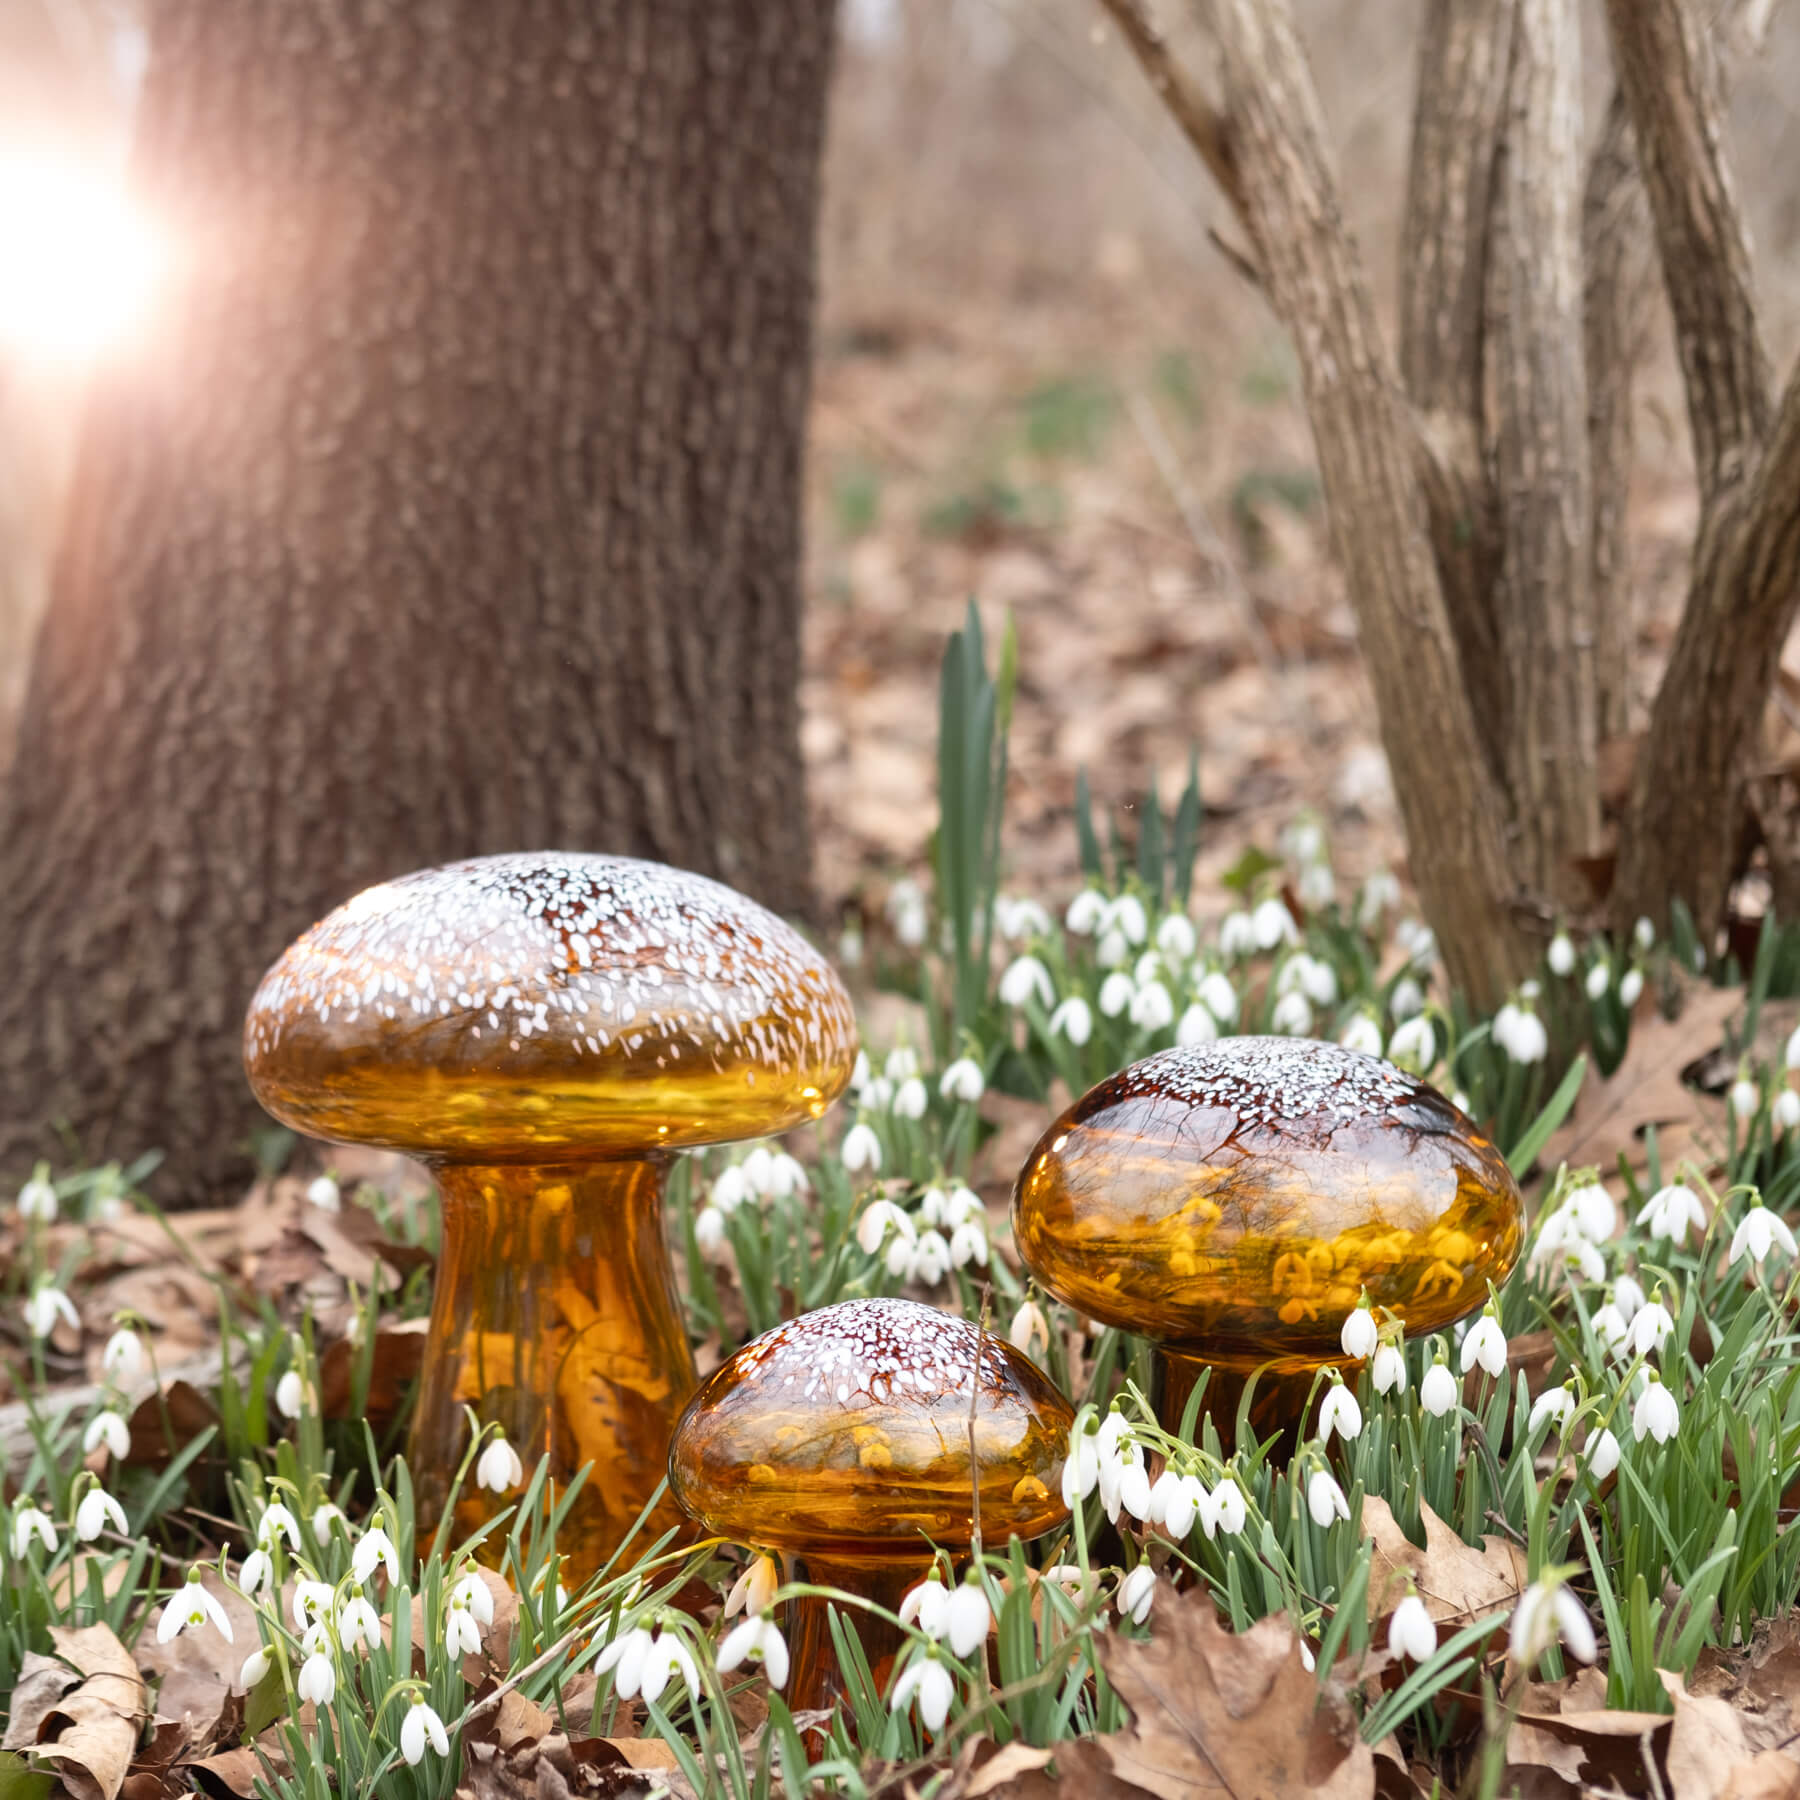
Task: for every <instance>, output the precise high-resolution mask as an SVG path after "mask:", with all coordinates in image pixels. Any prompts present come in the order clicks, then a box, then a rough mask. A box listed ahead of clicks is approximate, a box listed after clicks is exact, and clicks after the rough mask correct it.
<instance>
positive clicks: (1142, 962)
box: [1131, 950, 1169, 987]
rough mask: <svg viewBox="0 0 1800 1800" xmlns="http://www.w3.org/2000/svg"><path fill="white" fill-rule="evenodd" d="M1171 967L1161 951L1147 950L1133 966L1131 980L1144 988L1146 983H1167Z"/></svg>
mask: <svg viewBox="0 0 1800 1800" xmlns="http://www.w3.org/2000/svg"><path fill="white" fill-rule="evenodd" d="M1168 972H1169V965H1168V964H1167V963H1166V962H1165V961H1164V960H1163V955H1162V952H1161V951H1160V950H1146V951H1145V952H1144V954H1143V955H1142V956H1140V957H1139V958H1138V959H1137V961H1136V962H1134V963H1133V964H1132V965H1131V979H1132V980H1133V981H1135V982H1136V983H1137V985H1138V986H1139V987H1142V986H1143V985H1144V983H1145V982H1146V981H1166V979H1167V976H1168Z"/></svg>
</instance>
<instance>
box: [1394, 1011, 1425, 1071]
mask: <svg viewBox="0 0 1800 1800" xmlns="http://www.w3.org/2000/svg"><path fill="white" fill-rule="evenodd" d="M1388 1057H1389V1059H1390V1060H1391V1061H1393V1062H1397V1063H1399V1064H1401V1065H1402V1066H1403V1067H1405V1068H1408V1069H1417V1070H1421V1071H1422V1070H1425V1069H1429V1068H1430V1067H1431V1065H1432V1064H1433V1063H1434V1062H1436V1061H1437V1033H1436V1031H1434V1030H1433V1029H1432V1025H1431V1021H1430V1020H1429V1019H1428V1018H1426V1016H1425V1015H1424V1014H1423V1013H1414V1014H1413V1016H1412V1017H1411V1018H1410V1019H1405V1020H1403V1021H1402V1022H1401V1023H1400V1024H1398V1025H1396V1026H1395V1027H1394V1035H1393V1037H1392V1039H1390V1040H1389V1043H1388Z"/></svg>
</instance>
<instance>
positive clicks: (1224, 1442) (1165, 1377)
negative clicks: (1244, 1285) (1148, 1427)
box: [1150, 1344, 1350, 1456]
mask: <svg viewBox="0 0 1800 1800" xmlns="http://www.w3.org/2000/svg"><path fill="white" fill-rule="evenodd" d="M1154 1348H1155V1379H1154V1381H1153V1383H1152V1387H1151V1396H1150V1397H1151V1400H1152V1401H1153V1402H1154V1404H1155V1406H1156V1416H1157V1419H1158V1420H1159V1421H1160V1422H1161V1424H1162V1427H1163V1429H1164V1430H1165V1431H1179V1430H1180V1429H1181V1416H1182V1414H1183V1413H1184V1412H1185V1411H1186V1410H1187V1403H1188V1399H1189V1396H1190V1395H1191V1394H1192V1393H1193V1391H1194V1388H1195V1387H1196V1385H1197V1384H1198V1383H1199V1380H1200V1377H1201V1376H1202V1375H1204V1374H1205V1373H1206V1372H1207V1371H1208V1370H1209V1369H1210V1370H1211V1371H1212V1379H1211V1380H1210V1381H1209V1382H1208V1383H1207V1384H1206V1398H1205V1400H1204V1401H1203V1402H1202V1411H1203V1414H1204V1415H1205V1416H1206V1417H1209V1418H1211V1420H1212V1422H1213V1429H1214V1430H1215V1431H1216V1432H1217V1433H1218V1434H1219V1445H1220V1448H1221V1449H1222V1450H1223V1451H1224V1453H1225V1454H1226V1455H1227V1456H1229V1455H1230V1454H1231V1453H1232V1451H1233V1450H1234V1449H1235V1448H1236V1447H1237V1420H1238V1410H1239V1407H1240V1405H1241V1404H1242V1401H1243V1398H1244V1389H1245V1388H1246V1387H1247V1386H1248V1385H1249V1381H1250V1377H1251V1376H1252V1375H1253V1374H1254V1375H1255V1377H1256V1389H1255V1392H1254V1393H1253V1394H1252V1395H1251V1397H1250V1430H1251V1435H1252V1436H1253V1437H1254V1438H1256V1439H1257V1441H1258V1442H1260V1441H1262V1440H1263V1439H1265V1438H1267V1437H1269V1436H1270V1435H1271V1434H1273V1433H1276V1432H1279V1433H1280V1434H1281V1443H1280V1444H1279V1445H1278V1446H1277V1448H1278V1450H1279V1451H1280V1452H1281V1453H1283V1454H1286V1453H1289V1452H1291V1451H1293V1450H1294V1449H1295V1448H1296V1447H1297V1446H1298V1444H1299V1442H1300V1438H1301V1436H1302V1429H1303V1427H1304V1425H1305V1422H1306V1410H1307V1406H1306V1403H1307V1396H1308V1395H1309V1394H1310V1393H1311V1392H1312V1384H1313V1378H1314V1376H1316V1375H1317V1374H1318V1372H1319V1370H1320V1369H1322V1368H1324V1367H1326V1366H1327V1365H1326V1364H1325V1363H1323V1362H1318V1361H1315V1360H1314V1359H1312V1358H1310V1357H1304V1356H1277V1357H1266V1356H1256V1355H1254V1354H1251V1355H1245V1356H1234V1355H1230V1354H1225V1355H1221V1354H1219V1353H1217V1352H1209V1351H1205V1350H1198V1349H1188V1348H1185V1347H1184V1346H1182V1345H1180V1344H1158V1345H1156V1346H1155V1347H1154ZM1338 1366H1340V1367H1343V1368H1348V1367H1350V1365H1349V1364H1347V1363H1346V1364H1339V1365H1338ZM1195 1436H1196V1437H1198V1436H1199V1427H1198V1425H1197V1424H1196V1426H1195Z"/></svg>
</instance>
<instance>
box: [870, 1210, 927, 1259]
mask: <svg viewBox="0 0 1800 1800" xmlns="http://www.w3.org/2000/svg"><path fill="white" fill-rule="evenodd" d="M890 1234H891V1235H893V1236H895V1237H899V1238H902V1239H904V1240H905V1242H906V1244H907V1246H908V1248H909V1249H910V1247H911V1246H912V1245H913V1244H915V1243H917V1242H918V1236H919V1234H918V1229H917V1227H916V1226H915V1225H914V1224H913V1222H912V1215H911V1214H910V1213H907V1212H904V1211H902V1210H901V1208H899V1207H898V1206H896V1205H895V1204H894V1203H893V1201H891V1200H874V1201H871V1202H870V1203H869V1205H868V1206H866V1207H865V1208H864V1209H863V1215H862V1217H861V1218H860V1219H858V1220H857V1221H856V1241H857V1244H858V1245H859V1246H860V1247H861V1248H862V1250H863V1252H864V1253H865V1254H866V1255H869V1256H873V1255H874V1254H875V1253H876V1252H877V1251H878V1250H879V1249H880V1248H881V1246H882V1245H883V1244H885V1243H886V1242H887V1241H888V1239H889V1236H890Z"/></svg>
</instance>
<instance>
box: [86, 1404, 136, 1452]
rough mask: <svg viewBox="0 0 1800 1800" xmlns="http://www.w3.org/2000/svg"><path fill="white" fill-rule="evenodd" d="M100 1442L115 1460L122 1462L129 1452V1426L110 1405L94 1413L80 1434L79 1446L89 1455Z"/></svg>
mask: <svg viewBox="0 0 1800 1800" xmlns="http://www.w3.org/2000/svg"><path fill="white" fill-rule="evenodd" d="M102 1444H104V1445H105V1446H106V1452H107V1454H108V1455H109V1456H110V1457H112V1459H113V1460H114V1461H115V1462H123V1461H124V1459H125V1458H126V1457H127V1456H128V1455H129V1454H130V1453H131V1427H130V1426H129V1425H127V1424H126V1423H125V1421H124V1420H123V1419H122V1418H120V1417H119V1415H118V1414H117V1413H116V1412H114V1411H113V1409H112V1408H111V1407H110V1406H103V1407H102V1408H101V1409H100V1410H99V1411H98V1412H97V1413H95V1414H94V1416H93V1417H92V1418H91V1419H89V1420H88V1422H87V1430H86V1431H84V1432H83V1433H82V1434H81V1448H82V1450H83V1451H84V1452H85V1453H86V1454H87V1455H89V1456H92V1455H93V1454H94V1452H95V1451H96V1450H98V1449H99V1448H100V1446H101V1445H102Z"/></svg>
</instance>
